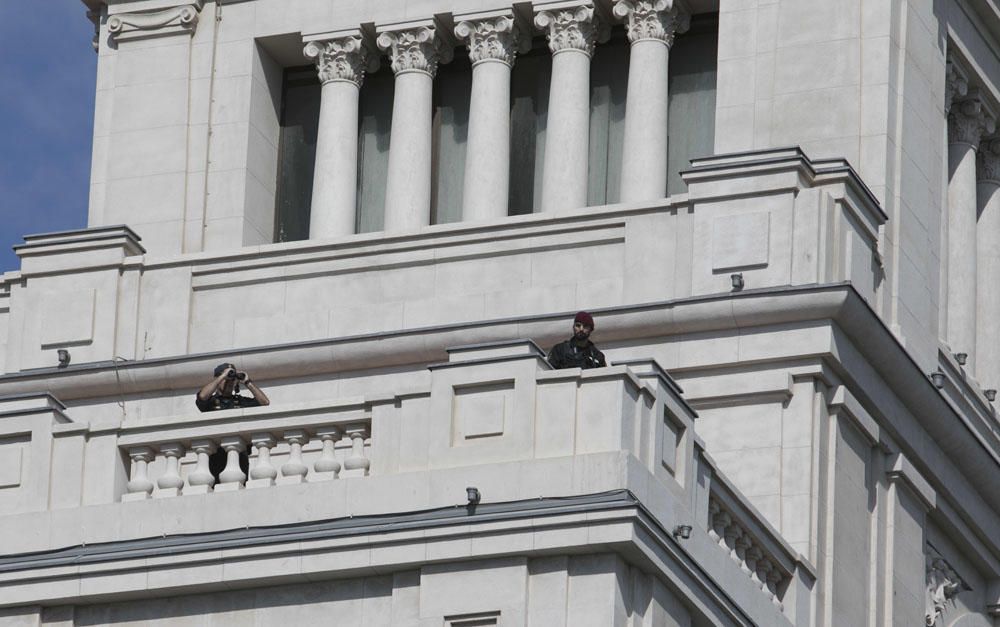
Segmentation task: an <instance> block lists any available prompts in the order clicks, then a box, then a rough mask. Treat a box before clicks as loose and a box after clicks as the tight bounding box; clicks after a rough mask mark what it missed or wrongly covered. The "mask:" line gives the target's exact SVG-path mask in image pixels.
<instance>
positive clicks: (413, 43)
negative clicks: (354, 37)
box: [375, 20, 453, 77]
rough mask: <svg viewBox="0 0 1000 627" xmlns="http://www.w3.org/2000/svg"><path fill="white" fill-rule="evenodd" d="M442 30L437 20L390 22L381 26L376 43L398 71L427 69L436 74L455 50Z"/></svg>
mask: <svg viewBox="0 0 1000 627" xmlns="http://www.w3.org/2000/svg"><path fill="white" fill-rule="evenodd" d="M442 31H443V29H442V28H441V27H440V26H439V25H438V24H437V22H436V21H434V20H421V21H415V22H403V23H398V24H388V25H384V26H379V27H377V32H378V38H377V39H376V40H375V43H376V45H377V46H378V48H379V50H381V51H382V52H384V53H385V54H386V55H387V56H388V57H389V62H390V64H391V65H392V71H393V72H395V73H396V74H401V73H403V72H423V73H425V74H429V75H430V76H432V77H433V76H434V75H435V74H437V67H438V63H447V62H448V61H450V60H451V58H452V53H453V50H452V46H451V42H449V41H447V40H446V39H445V38H444V37H443V35H442Z"/></svg>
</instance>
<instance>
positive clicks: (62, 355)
mask: <svg viewBox="0 0 1000 627" xmlns="http://www.w3.org/2000/svg"><path fill="white" fill-rule="evenodd" d="M56 355H58V356H59V367H60V368H65V367H66V366H68V365H69V360H70V359H71V357H70V354H69V351H68V350H66V349H65V348H60V349H59V350H57V351H56Z"/></svg>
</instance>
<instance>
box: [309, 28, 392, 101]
mask: <svg viewBox="0 0 1000 627" xmlns="http://www.w3.org/2000/svg"><path fill="white" fill-rule="evenodd" d="M302 39H303V42H304V43H305V47H304V48H303V49H302V54H303V55H305V57H306V58H307V59H310V60H312V61H313V63H315V64H316V71H317V73H318V74H319V80H320V82H321V83H323V84H326V83H329V82H332V81H347V82H350V83H354V84H355V85H357V86H358V87H361V83H362V82H364V79H365V72H374V71H375V70H377V69H378V65H379V59H378V54H375V53H374V51H373V50H372V46H371V42H370V41H369V40H368V39H367V38H366V37H365V36H364V34H363V33H362V32H361V29H357V28H353V29H349V30H342V31H335V32H332V33H321V34H315V35H305V36H303V38H302Z"/></svg>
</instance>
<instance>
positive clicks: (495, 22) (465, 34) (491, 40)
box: [455, 15, 521, 65]
mask: <svg viewBox="0 0 1000 627" xmlns="http://www.w3.org/2000/svg"><path fill="white" fill-rule="evenodd" d="M520 35H521V33H520V29H519V28H518V25H517V21H516V20H515V19H514V18H513V17H512V16H509V15H501V16H497V17H491V18H484V19H479V20H463V21H461V22H459V23H458V25H457V26H455V36H456V37H457V38H458V39H459V41H464V42H467V43H468V46H469V60H470V61H472V64H473V65H475V64H477V63H480V62H481V61H500V62H502V63H506V64H507V65H513V64H514V57H515V56H516V54H517V46H518V42H519V40H520Z"/></svg>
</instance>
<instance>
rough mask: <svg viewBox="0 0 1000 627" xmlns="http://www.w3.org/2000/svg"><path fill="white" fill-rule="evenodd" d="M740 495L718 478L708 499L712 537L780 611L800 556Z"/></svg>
mask: <svg viewBox="0 0 1000 627" xmlns="http://www.w3.org/2000/svg"><path fill="white" fill-rule="evenodd" d="M763 520H764V519H763V517H762V516H761V515H760V514H758V513H756V512H755V511H754V509H753V507H752V506H751V505H749V503H748V502H747V501H746V500H745V499H744V497H742V496H740V495H739V493H738V492H736V491H735V490H732V489H731V488H730V486H728V485H726V481H725V479H724V478H722V477H720V476H718V475H716V476H715V477H714V480H713V481H712V490H711V491H710V494H709V500H708V527H707V531H708V535H709V537H711V538H712V539H713V540H715V541H716V542H717V543H718V544H719V546H720V547H721V548H722V549H723V550H725V551H726V552H727V553H728V554H729V557H730V558H732V560H733V561H734V562H736V564H738V565H739V567H740V569H741V570H742V571H743V572H744V573H746V575H747V576H748V577H749V578H750V579H751V580H752V581H753V582H754V583H755V584H756V585H757V586H758V587H759V588H760V589H761V591H762V592H763V593H764V595H765V596H767V598H768V599H770V600H771V602H772V603H774V604H775V605H777V606H778V607H779V608H780V607H782V598H783V597H784V594H785V591H786V590H787V589H788V585H789V583H790V582H791V580H792V576H793V573H794V572H795V568H796V560H797V557H798V556H797V555H796V554H795V552H794V551H792V550H791V549H790V548H789V547H788V546H786V545H785V544H784V543H783V542H782V541H781V540H780V539H779V538H780V535H778V534H777V533H776V532H775V531H774V530H772V529H770V528H769V526H768V525H767V523H765V522H763Z"/></svg>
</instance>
